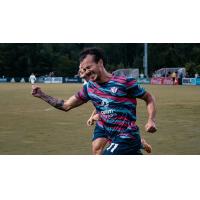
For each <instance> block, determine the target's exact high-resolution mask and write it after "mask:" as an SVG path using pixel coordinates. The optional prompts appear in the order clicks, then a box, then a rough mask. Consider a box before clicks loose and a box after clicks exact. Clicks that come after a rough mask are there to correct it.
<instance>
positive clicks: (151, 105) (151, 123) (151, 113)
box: [140, 92, 157, 133]
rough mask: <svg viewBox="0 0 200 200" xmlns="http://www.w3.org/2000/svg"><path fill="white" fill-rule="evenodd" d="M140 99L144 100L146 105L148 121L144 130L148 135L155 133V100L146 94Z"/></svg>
mask: <svg viewBox="0 0 200 200" xmlns="http://www.w3.org/2000/svg"><path fill="white" fill-rule="evenodd" d="M140 99H142V100H144V101H145V102H146V105H147V113H148V121H147V124H146V125H145V130H146V131H147V132H150V133H154V132H156V130H157V128H156V105H155V98H154V97H153V96H152V95H151V94H150V93H148V92H146V93H145V94H144V95H143V96H142V97H140Z"/></svg>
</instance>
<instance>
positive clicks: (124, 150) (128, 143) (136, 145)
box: [92, 124, 142, 155]
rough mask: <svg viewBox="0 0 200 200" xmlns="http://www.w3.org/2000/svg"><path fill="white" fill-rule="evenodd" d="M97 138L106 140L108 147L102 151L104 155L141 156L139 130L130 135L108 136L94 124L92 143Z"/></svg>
mask: <svg viewBox="0 0 200 200" xmlns="http://www.w3.org/2000/svg"><path fill="white" fill-rule="evenodd" d="M97 138H106V139H107V140H108V141H111V142H110V145H109V146H108V147H107V148H105V150H104V151H103V154H104V155H142V152H141V150H140V149H141V147H142V144H141V138H140V134H139V130H138V131H137V132H132V133H121V134H116V135H115V134H113V135H112V136H111V135H109V134H108V133H107V132H106V130H105V129H104V128H102V127H100V126H98V124H96V126H95V129H94V132H93V137H92V141H94V140H96V139H97Z"/></svg>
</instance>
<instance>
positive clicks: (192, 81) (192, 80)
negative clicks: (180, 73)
mask: <svg viewBox="0 0 200 200" xmlns="http://www.w3.org/2000/svg"><path fill="white" fill-rule="evenodd" d="M182 84H183V85H196V78H183V79H182Z"/></svg>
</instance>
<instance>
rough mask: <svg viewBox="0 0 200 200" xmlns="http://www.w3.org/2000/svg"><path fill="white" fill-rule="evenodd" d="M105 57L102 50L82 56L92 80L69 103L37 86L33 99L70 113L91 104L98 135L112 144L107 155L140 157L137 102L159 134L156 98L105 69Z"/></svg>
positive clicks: (82, 66)
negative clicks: (145, 108)
mask: <svg viewBox="0 0 200 200" xmlns="http://www.w3.org/2000/svg"><path fill="white" fill-rule="evenodd" d="M105 60H106V59H105V57H104V54H103V52H102V50H101V49H98V48H88V49H85V50H84V51H82V52H81V53H80V70H81V71H83V73H85V75H86V76H88V77H89V81H88V83H87V84H86V85H84V86H83V88H82V90H81V91H79V92H77V94H75V95H73V96H71V97H70V98H69V99H67V100H59V99H57V98H55V97H51V96H49V95H47V94H45V93H44V92H43V91H42V90H41V88H39V87H38V86H35V85H33V86H32V95H33V96H35V97H38V98H40V99H42V100H44V101H45V102H47V103H49V104H50V105H51V106H54V107H55V108H57V109H60V110H63V111H69V110H71V109H73V108H75V107H78V106H80V105H82V104H84V103H86V102H88V101H89V100H91V102H92V103H93V105H94V106H95V108H96V110H97V112H98V113H99V114H100V120H98V121H97V123H96V127H95V131H96V133H99V134H101V135H103V134H104V135H105V136H106V137H107V138H109V139H110V140H111V141H112V143H111V144H110V145H109V146H108V147H107V148H106V149H105V150H104V151H103V154H104V155H141V154H142V153H141V151H140V148H141V138H140V133H139V128H138V126H137V125H136V105H137V101H136V98H140V99H142V100H144V101H145V102H146V105H147V113H148V121H147V123H146V125H145V129H146V131H147V132H150V133H154V132H155V131H156V125H155V117H156V108H155V100H154V97H153V96H152V95H151V94H150V93H148V92H146V91H145V90H144V89H143V88H142V87H140V86H139V85H138V84H137V81H136V80H135V79H133V78H126V77H120V76H115V75H112V74H110V73H108V72H107V71H106V69H105V65H106V62H105Z"/></svg>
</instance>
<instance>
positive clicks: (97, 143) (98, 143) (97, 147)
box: [92, 138, 108, 154]
mask: <svg viewBox="0 0 200 200" xmlns="http://www.w3.org/2000/svg"><path fill="white" fill-rule="evenodd" d="M107 142H108V139H107V138H96V139H95V140H93V141H92V151H93V154H102V152H103V150H104V147H105V146H106V144H107Z"/></svg>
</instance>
